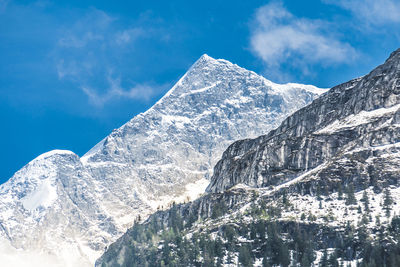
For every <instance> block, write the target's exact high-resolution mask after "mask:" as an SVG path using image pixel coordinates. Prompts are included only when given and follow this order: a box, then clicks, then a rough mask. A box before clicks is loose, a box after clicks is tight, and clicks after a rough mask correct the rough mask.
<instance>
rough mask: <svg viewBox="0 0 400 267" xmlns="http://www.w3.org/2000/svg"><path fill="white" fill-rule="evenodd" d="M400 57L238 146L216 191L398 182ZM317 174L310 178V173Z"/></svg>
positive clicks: (221, 166) (225, 161)
mask: <svg viewBox="0 0 400 267" xmlns="http://www.w3.org/2000/svg"><path fill="white" fill-rule="evenodd" d="M399 108H400V51H399V50H398V51H396V52H394V53H393V54H392V55H391V56H390V58H389V59H388V60H387V61H386V62H385V64H383V65H381V66H379V67H378V68H376V69H375V70H373V71H372V72H371V73H369V74H368V75H366V76H364V77H362V78H359V79H355V80H352V81H350V82H348V83H345V84H342V85H339V86H336V87H334V88H332V89H331V90H330V91H329V92H328V93H326V94H325V95H323V96H321V97H320V98H318V99H317V100H315V101H314V102H313V103H312V104H310V105H309V106H307V107H305V108H303V109H301V110H299V111H298V112H296V113H294V114H293V115H292V116H290V117H289V118H287V119H286V120H285V121H284V122H283V123H282V124H281V126H280V127H278V128H277V129H276V130H273V131H271V132H270V133H269V134H268V135H264V136H260V137H259V138H257V139H252V140H244V141H239V142H235V143H234V144H232V145H231V146H230V147H229V148H228V149H227V150H226V151H225V153H224V155H223V157H222V160H221V161H220V162H219V163H218V164H217V166H216V168H215V172H214V176H213V178H212V182H211V184H210V186H209V187H208V189H207V190H208V191H209V192H220V191H223V190H225V189H227V188H229V187H232V186H233V185H235V184H238V183H243V184H246V185H249V186H254V187H266V186H269V185H278V184H282V183H284V182H287V181H290V180H293V179H295V178H297V177H299V176H302V177H303V179H304V178H306V176H310V177H314V178H315V179H318V180H324V181H325V182H326V183H327V185H326V186H330V185H332V184H335V183H338V182H340V181H341V180H343V179H346V180H347V182H349V181H352V182H353V183H354V184H355V185H356V186H357V187H358V188H364V187H365V186H369V185H374V186H375V187H376V188H382V185H383V184H384V183H389V184H397V181H398V177H399V169H398V168H397V167H396V166H397V164H398V162H399V160H400V158H399V154H398V153H399V152H400V150H399V149H400V144H399V140H400V139H399V138H400V128H399V119H400V109H399ZM308 173H309V174H308Z"/></svg>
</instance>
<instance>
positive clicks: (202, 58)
mask: <svg viewBox="0 0 400 267" xmlns="http://www.w3.org/2000/svg"><path fill="white" fill-rule="evenodd" d="M198 61H216V59H214V58H212V57H210V56H209V55H207V54H203V55H202V56H201V57H200V58H199V60H198Z"/></svg>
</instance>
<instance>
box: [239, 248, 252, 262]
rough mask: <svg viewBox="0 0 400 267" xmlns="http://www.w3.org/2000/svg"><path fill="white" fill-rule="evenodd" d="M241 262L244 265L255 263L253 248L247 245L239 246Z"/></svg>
mask: <svg viewBox="0 0 400 267" xmlns="http://www.w3.org/2000/svg"><path fill="white" fill-rule="evenodd" d="M239 262H240V263H241V264H242V265H243V266H252V264H253V260H252V255H251V250H250V248H249V247H248V246H247V245H242V246H241V247H240V248H239Z"/></svg>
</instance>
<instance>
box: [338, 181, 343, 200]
mask: <svg viewBox="0 0 400 267" xmlns="http://www.w3.org/2000/svg"><path fill="white" fill-rule="evenodd" d="M338 199H339V200H342V199H343V188H342V183H339V185H338Z"/></svg>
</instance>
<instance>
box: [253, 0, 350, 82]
mask: <svg viewBox="0 0 400 267" xmlns="http://www.w3.org/2000/svg"><path fill="white" fill-rule="evenodd" d="M250 45H251V49H252V51H253V52H254V54H255V55H257V56H258V57H260V58H261V59H262V60H263V62H264V63H265V64H266V67H267V72H268V73H269V74H270V75H272V76H275V77H273V78H276V79H278V80H282V79H285V78H284V77H282V73H281V72H280V67H281V65H282V64H290V65H291V67H293V68H298V69H300V70H301V71H302V72H303V74H304V75H307V74H309V68H310V66H312V65H315V64H318V65H322V66H328V65H331V64H340V63H347V62H349V61H351V60H352V59H354V57H355V56H356V51H355V49H354V48H353V47H352V46H351V45H350V44H348V43H346V42H343V41H341V40H339V39H338V38H337V37H336V36H335V35H334V33H333V32H332V25H331V24H330V23H328V22H325V21H321V20H312V19H306V18H298V17H296V16H294V15H293V14H292V13H290V12H289V11H288V10H287V9H286V8H285V7H284V6H283V4H282V3H281V2H272V3H270V4H267V5H265V6H262V7H260V8H259V9H258V10H257V11H256V13H255V17H254V21H253V23H252V27H251V37H250Z"/></svg>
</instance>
